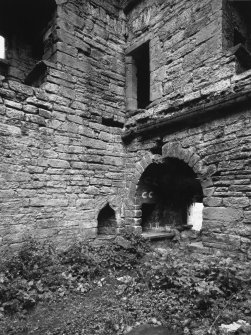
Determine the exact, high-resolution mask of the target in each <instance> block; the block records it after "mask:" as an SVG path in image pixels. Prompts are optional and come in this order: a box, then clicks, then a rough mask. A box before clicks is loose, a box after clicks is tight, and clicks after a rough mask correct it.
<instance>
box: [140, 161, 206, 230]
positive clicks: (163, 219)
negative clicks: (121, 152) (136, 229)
mask: <svg viewBox="0 0 251 335" xmlns="http://www.w3.org/2000/svg"><path fill="white" fill-rule="evenodd" d="M137 198H138V201H139V203H140V204H141V210H142V217H141V219H142V231H143V232H151V231H165V230H167V229H168V227H183V226H187V225H190V227H191V228H194V226H196V228H197V230H199V229H200V228H201V224H202V222H198V221H200V220H201V221H202V209H203V204H202V201H203V191H202V187H201V184H200V181H199V179H198V178H197V175H196V174H195V172H194V171H193V170H192V169H191V168H190V167H189V166H188V164H186V163H185V162H183V161H182V160H180V159H177V158H167V159H165V161H163V163H161V164H159V163H158V164H157V163H152V164H150V165H149V166H148V167H147V168H146V170H145V171H144V172H143V174H142V176H141V178H140V181H139V184H138V189H137ZM195 207H196V208H195ZM199 211H200V213H198V212H199ZM195 212H196V213H195ZM195 221H196V222H195ZM198 227H199V228H198Z"/></svg>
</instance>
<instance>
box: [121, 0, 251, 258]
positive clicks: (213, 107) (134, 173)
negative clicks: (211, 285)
mask: <svg viewBox="0 0 251 335" xmlns="http://www.w3.org/2000/svg"><path fill="white" fill-rule="evenodd" d="M225 9H226V2H225V1H218V0H217V1H212V0H210V1H207V0H205V1H193V4H191V2H190V1H186V0H184V1H168V2H167V1H158V2H156V1H151V0H144V1H141V2H140V3H139V4H137V5H136V6H135V7H134V8H133V9H132V10H131V11H130V12H129V13H128V31H129V37H128V41H129V42H128V48H127V50H132V49H133V48H134V47H137V46H139V45H140V44H141V43H143V42H145V41H147V40H149V42H150V59H151V61H150V68H151V70H150V71H151V73H150V76H151V84H150V92H151V101H152V102H151V104H150V105H149V106H148V107H147V108H146V109H145V110H131V111H128V114H127V115H128V118H127V121H126V131H125V133H124V135H123V137H124V140H125V143H126V146H127V150H128V155H127V165H126V169H127V178H126V190H127V202H126V204H125V218H126V220H125V222H126V225H128V226H133V227H134V229H135V230H138V231H141V230H142V226H141V216H142V211H141V204H140V202H139V201H138V199H137V196H136V195H137V190H138V186H139V181H140V178H141V176H142V174H143V172H144V171H145V170H146V168H147V167H148V166H149V165H151V164H152V163H155V162H157V163H161V164H162V163H165V161H166V159H167V158H170V157H175V158H178V159H180V160H182V161H184V162H185V163H187V165H189V166H190V167H191V168H192V169H193V171H194V172H195V173H196V174H197V176H198V178H199V180H200V183H201V186H202V189H203V194H204V198H203V203H204V206H205V207H204V210H203V226H202V227H203V232H202V236H203V244H204V247H207V248H208V250H211V249H212V250H220V251H222V252H223V253H226V254H228V255H236V254H238V255H239V257H240V258H246V257H248V258H249V259H250V258H251V225H250V223H251V217H250V209H251V203H250V195H251V193H250V178H251V175H250V149H251V146H250V142H251V130H250V115H251V113H250V110H251V103H250V99H249V98H248V97H250V90H251V85H250V78H251V71H245V72H243V73H241V74H236V69H237V66H236V64H237V58H236V56H235V55H234V54H233V53H231V50H229V49H227V48H226V46H225V45H224V43H223V42H224V38H225V32H224V30H223V29H224V27H223V16H224V15H225ZM244 100H245V101H246V102H244ZM223 105H224V106H223Z"/></svg>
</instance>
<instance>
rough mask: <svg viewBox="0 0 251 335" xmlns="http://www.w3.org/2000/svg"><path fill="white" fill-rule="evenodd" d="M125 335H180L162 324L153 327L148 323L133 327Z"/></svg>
mask: <svg viewBox="0 0 251 335" xmlns="http://www.w3.org/2000/svg"><path fill="white" fill-rule="evenodd" d="M127 335H181V333H180V332H176V331H174V330H171V329H170V328H166V327H163V326H158V327H153V326H149V325H143V326H139V327H136V328H134V329H133V330H131V331H130V332H129V333H127Z"/></svg>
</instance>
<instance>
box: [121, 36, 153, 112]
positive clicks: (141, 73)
mask: <svg viewBox="0 0 251 335" xmlns="http://www.w3.org/2000/svg"><path fill="white" fill-rule="evenodd" d="M128 56H129V58H131V61H128V69H127V71H128V74H127V80H128V81H129V82H128V83H127V86H128V92H129V93H127V100H128V104H129V109H137V108H138V109H144V108H146V107H147V106H148V105H149V103H150V51H149V41H148V42H146V43H144V44H142V45H140V46H139V47H138V48H136V49H135V50H133V51H132V52H130V54H129V55H128ZM130 100H131V101H130Z"/></svg>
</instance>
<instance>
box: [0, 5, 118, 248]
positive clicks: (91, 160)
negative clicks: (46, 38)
mask: <svg viewBox="0 0 251 335" xmlns="http://www.w3.org/2000/svg"><path fill="white" fill-rule="evenodd" d="M56 11H57V12H56V16H55V22H54V28H55V29H54V31H52V32H51V34H53V36H54V37H53V40H52V42H53V43H52V45H51V54H52V55H53V57H51V58H50V61H51V62H53V63H46V64H45V68H46V71H45V72H44V76H45V78H44V80H43V83H42V84H41V85H40V87H32V86H28V85H25V84H24V83H23V82H22V78H19V79H18V81H17V80H16V81H15V80H11V79H10V78H8V76H7V77H6V78H5V77H4V76H1V77H0V135H1V136H0V141H1V148H0V151H1V159H0V171H1V177H0V182H1V186H0V199H1V225H0V244H1V246H3V245H4V246H8V245H9V244H12V245H15V244H17V243H19V242H20V241H22V238H25V236H27V235H29V234H31V235H33V236H35V237H37V238H40V239H53V240H54V241H57V242H58V243H59V244H61V245H65V244H66V243H67V241H68V240H71V239H72V238H75V237H77V236H82V237H88V236H95V235H96V232H97V217H98V214H99V211H100V210H101V209H102V207H104V206H105V205H106V204H107V202H110V203H111V204H112V206H113V208H114V209H115V210H118V209H119V208H120V203H121V198H120V193H121V192H122V188H123V183H124V182H123V165H124V157H125V152H124V148H123V146H122V140H121V131H122V129H121V128H122V127H123V124H124V116H125V115H124V112H125V107H124V86H125V79H124V78H125V76H124V71H125V70H124V53H123V45H124V31H125V22H124V20H123V17H119V11H118V8H117V7H116V6H115V4H114V3H113V2H112V1H103V2H100V1H90V2H89V1H84V0H83V1H58V5H57V10H56ZM7 42H8V41H7ZM24 47H26V46H24ZM12 70H13V68H11V64H10V67H9V73H10V72H11V71H12ZM21 70H22V69H21ZM117 218H118V220H117V221H118V222H117V224H118V225H119V222H120V214H119V212H118V215H117Z"/></svg>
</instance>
